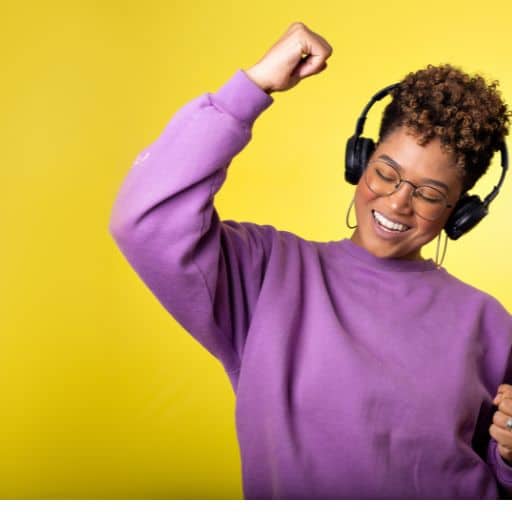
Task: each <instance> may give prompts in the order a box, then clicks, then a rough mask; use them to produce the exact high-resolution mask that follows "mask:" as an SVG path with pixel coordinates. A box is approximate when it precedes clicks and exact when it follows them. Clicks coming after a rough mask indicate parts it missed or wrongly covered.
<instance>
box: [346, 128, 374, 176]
mask: <svg viewBox="0 0 512 512" xmlns="http://www.w3.org/2000/svg"><path fill="white" fill-rule="evenodd" d="M374 150H375V143H374V142H373V140H372V139H367V138H364V137H357V136H356V135H353V136H352V137H350V139H348V141H347V145H346V148H345V180H346V181H348V182H349V183H351V184H352V185H357V183H358V182H359V180H360V179H361V175H362V174H363V171H364V169H365V168H366V164H367V162H368V159H369V158H370V156H371V154H372V153H373V151H374Z"/></svg>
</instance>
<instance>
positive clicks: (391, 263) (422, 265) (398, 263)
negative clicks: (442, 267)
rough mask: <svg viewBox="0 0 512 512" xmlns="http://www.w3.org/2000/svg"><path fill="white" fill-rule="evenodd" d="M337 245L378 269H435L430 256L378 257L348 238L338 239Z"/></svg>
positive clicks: (404, 270)
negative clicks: (414, 257)
mask: <svg viewBox="0 0 512 512" xmlns="http://www.w3.org/2000/svg"><path fill="white" fill-rule="evenodd" d="M337 245H338V247H340V248H341V249H342V250H344V251H345V252H346V253H348V254H350V256H352V257H354V258H356V259H357V260H358V261H360V262H361V263H363V264H365V265H368V266H370V267H372V268H377V269H380V270H384V271H392V272H426V271H429V270H437V266H436V264H435V262H434V261H433V260H432V258H429V259H428V260H405V259H401V258H379V257H378V256H375V255H374V254H372V253H371V252H369V251H368V250H366V249H365V248H364V247H361V246H360V245H357V244H356V243H355V242H353V241H352V240H351V239H350V238H344V239H343V240H340V241H339V242H338V243H337Z"/></svg>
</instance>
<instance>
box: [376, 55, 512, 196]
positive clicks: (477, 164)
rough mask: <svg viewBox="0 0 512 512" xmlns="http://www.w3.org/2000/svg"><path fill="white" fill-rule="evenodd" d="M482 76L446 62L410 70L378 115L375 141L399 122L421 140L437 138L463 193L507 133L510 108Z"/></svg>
mask: <svg viewBox="0 0 512 512" xmlns="http://www.w3.org/2000/svg"><path fill="white" fill-rule="evenodd" d="M498 85H499V82H498V81H497V80H495V81H493V82H491V83H490V84H487V83H486V82H485V80H484V79H483V78H482V77H481V76H480V75H476V74H475V75H473V76H470V75H468V74H467V73H464V72H463V71H462V70H461V69H460V68H457V67H455V66H452V65H450V64H444V65H440V66H433V65H432V64H429V65H428V66H427V67H426V68H425V69H421V70H419V71H416V72H411V73H409V74H408V75H406V76H405V78H404V79H403V80H402V81H401V82H400V83H399V84H398V86H397V87H395V88H394V89H393V90H392V91H391V96H392V98H393V99H392V101H391V103H389V104H388V105H387V106H386V108H385V110H384V113H383V115H382V120H381V125H380V130H379V140H382V139H384V138H386V137H387V136H388V135H389V134H390V133H391V132H392V131H393V130H394V129H396V128H398V127H400V126H406V127H409V128H412V133H413V134H415V135H416V136H417V139H418V143H419V144H420V145H422V146H423V145H425V144H427V143H428V142H429V141H430V140H432V139H433V138H435V137H439V139H440V142H441V146H442V147H443V148H444V149H445V151H447V152H448V153H451V154H453V156H454V162H455V166H456V167H457V169H458V170H459V172H460V175H461V177H462V183H463V192H466V191H467V190H469V189H471V188H472V187H473V185H474V184H475V183H476V182H477V181H478V179H479V178H480V177H481V176H482V175H483V174H485V171H486V170H487V168H488V167H489V164H490V161H491V158H492V156H493V153H494V152H495V151H497V150H498V149H499V148H500V146H501V144H502V143H503V142H504V140H505V136H506V135H508V127H509V116H510V114H511V113H512V112H510V111H509V110H508V106H507V105H506V104H505V103H504V102H503V101H502V99H501V95H500V92H499V91H498V90H497V89H496V87H497V86H498Z"/></svg>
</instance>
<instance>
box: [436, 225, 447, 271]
mask: <svg viewBox="0 0 512 512" xmlns="http://www.w3.org/2000/svg"><path fill="white" fill-rule="evenodd" d="M442 234H443V230H441V231H440V232H439V236H438V237H437V247H436V267H437V268H438V270H439V269H440V268H441V265H442V264H443V261H444V256H445V254H446V245H447V244H448V235H446V237H445V239H444V248H443V255H442V257H441V261H440V262H438V259H439V245H440V244H441V235H442Z"/></svg>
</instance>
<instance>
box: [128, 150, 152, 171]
mask: <svg viewBox="0 0 512 512" xmlns="http://www.w3.org/2000/svg"><path fill="white" fill-rule="evenodd" d="M149 155H150V153H149V151H148V152H147V153H144V154H140V155H137V158H136V159H135V160H134V161H133V164H132V167H134V166H136V165H139V164H141V163H142V162H144V160H146V158H147V157H148V156H149Z"/></svg>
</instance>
